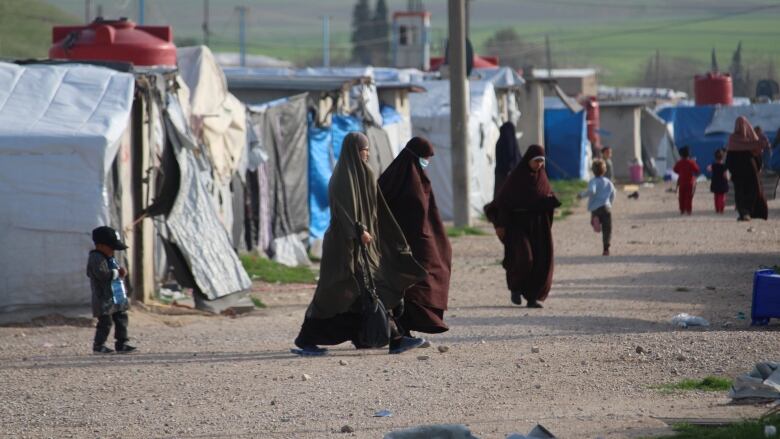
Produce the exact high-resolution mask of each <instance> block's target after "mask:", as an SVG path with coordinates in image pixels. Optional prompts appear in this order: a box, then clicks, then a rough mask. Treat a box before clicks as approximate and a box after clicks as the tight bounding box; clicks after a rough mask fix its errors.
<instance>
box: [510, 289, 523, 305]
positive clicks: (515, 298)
mask: <svg viewBox="0 0 780 439" xmlns="http://www.w3.org/2000/svg"><path fill="white" fill-rule="evenodd" d="M512 303H514V304H515V305H522V304H523V293H521V292H520V291H512Z"/></svg>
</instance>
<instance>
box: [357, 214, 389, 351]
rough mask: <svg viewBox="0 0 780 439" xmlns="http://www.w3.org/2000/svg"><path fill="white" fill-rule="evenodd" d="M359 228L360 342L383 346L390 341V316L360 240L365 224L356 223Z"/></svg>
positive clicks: (366, 251) (378, 346)
mask: <svg viewBox="0 0 780 439" xmlns="http://www.w3.org/2000/svg"><path fill="white" fill-rule="evenodd" d="M356 229H357V230H358V234H357V236H358V239H357V245H358V248H359V252H360V256H359V258H358V267H359V271H360V273H355V274H356V275H357V278H358V284H359V285H360V299H361V302H362V315H361V325H360V332H359V333H358V339H359V341H360V344H361V345H362V346H364V347H367V348H381V347H382V346H387V344H388V343H390V317H389V315H388V312H387V308H386V307H385V304H384V303H382V300H380V299H379V295H377V293H376V285H375V284H374V278H373V276H372V275H371V267H370V265H369V260H368V249H367V248H366V246H365V244H363V242H362V241H361V240H360V236H361V235H362V234H363V231H364V229H363V226H361V225H360V224H357V225H356Z"/></svg>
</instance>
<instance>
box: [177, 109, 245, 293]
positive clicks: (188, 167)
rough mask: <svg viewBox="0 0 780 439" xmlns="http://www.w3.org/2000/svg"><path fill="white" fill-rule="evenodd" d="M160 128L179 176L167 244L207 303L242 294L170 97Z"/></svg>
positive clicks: (224, 234)
mask: <svg viewBox="0 0 780 439" xmlns="http://www.w3.org/2000/svg"><path fill="white" fill-rule="evenodd" d="M165 122H166V129H167V131H168V138H169V140H170V142H171V145H172V146H173V148H174V152H175V155H176V161H177V164H178V167H179V171H180V178H179V190H178V194H177V195H176V200H175V202H174V203H173V207H172V208H171V210H170V212H169V213H168V214H167V216H166V218H165V225H166V226H167V229H168V233H169V236H168V238H169V240H170V243H172V244H175V246H176V247H177V248H178V250H179V251H180V252H181V256H182V257H183V259H184V260H185V261H186V264H187V266H188V268H189V271H190V273H191V274H192V278H193V280H194V282H195V284H196V285H197V289H198V290H200V292H201V293H203V295H205V296H206V298H208V300H215V299H219V298H221V297H225V296H228V295H230V294H232V293H237V292H242V291H246V290H248V289H249V288H250V287H251V286H252V282H251V280H250V279H249V276H248V275H247V274H246V271H245V270H244V267H243V266H242V265H241V261H239V259H238V256H237V255H236V253H235V251H234V250H233V246H232V244H231V242H230V237H229V236H228V231H227V230H226V229H225V226H224V225H223V224H222V223H221V222H220V220H219V217H218V216H217V212H216V210H215V208H214V205H213V204H212V203H211V199H210V195H209V193H208V191H207V190H206V188H205V186H204V184H203V182H202V181H200V180H199V175H200V173H199V172H198V164H197V159H196V158H195V154H194V153H193V152H194V149H195V146H194V145H193V144H192V141H191V140H190V137H189V136H188V135H187V125H186V122H185V120H184V115H183V113H182V111H181V107H180V106H179V103H178V101H177V100H176V98H173V97H170V96H169V99H168V108H167V110H166V118H165Z"/></svg>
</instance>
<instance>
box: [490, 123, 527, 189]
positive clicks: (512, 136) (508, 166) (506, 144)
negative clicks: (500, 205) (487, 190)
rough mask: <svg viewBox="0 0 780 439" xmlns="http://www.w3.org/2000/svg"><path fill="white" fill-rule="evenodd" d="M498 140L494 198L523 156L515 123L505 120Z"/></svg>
mask: <svg viewBox="0 0 780 439" xmlns="http://www.w3.org/2000/svg"><path fill="white" fill-rule="evenodd" d="M499 133H500V134H499V136H498V141H497V142H496V168H495V178H496V182H495V186H494V187H493V198H494V199H495V198H496V197H497V196H498V192H499V191H500V190H501V186H503V185H504V181H506V177H507V176H508V175H509V173H510V172H512V170H513V169H515V167H516V166H517V164H518V163H520V159H521V158H522V156H521V155H520V149H519V147H518V145H517V135H516V133H515V125H514V124H513V123H512V122H505V123H504V124H503V125H501V128H500V131H499Z"/></svg>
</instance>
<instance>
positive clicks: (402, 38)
mask: <svg viewBox="0 0 780 439" xmlns="http://www.w3.org/2000/svg"><path fill="white" fill-rule="evenodd" d="M398 40H399V43H400V44H401V45H402V46H408V45H409V28H408V27H406V26H401V27H400V28H399V29H398Z"/></svg>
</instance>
